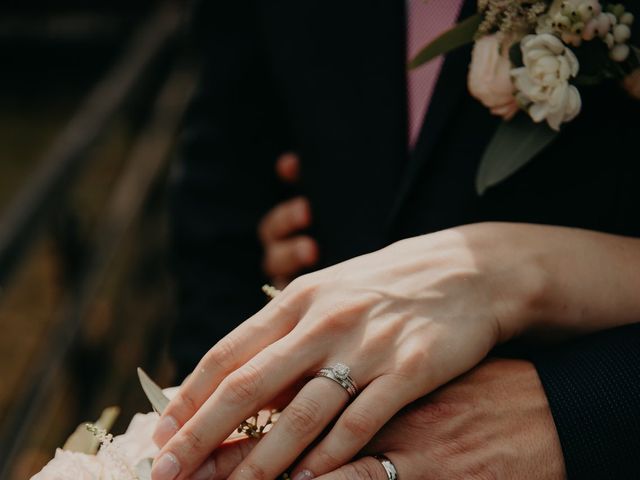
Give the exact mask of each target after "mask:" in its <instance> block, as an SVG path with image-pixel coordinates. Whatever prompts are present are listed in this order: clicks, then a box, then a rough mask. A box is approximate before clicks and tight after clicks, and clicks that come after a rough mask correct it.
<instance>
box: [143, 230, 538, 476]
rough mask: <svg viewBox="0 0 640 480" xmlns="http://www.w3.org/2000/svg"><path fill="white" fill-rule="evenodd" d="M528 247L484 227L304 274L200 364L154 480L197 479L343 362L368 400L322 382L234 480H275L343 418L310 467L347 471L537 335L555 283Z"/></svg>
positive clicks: (513, 234)
mask: <svg viewBox="0 0 640 480" xmlns="http://www.w3.org/2000/svg"><path fill="white" fill-rule="evenodd" d="M533 228H537V227H533ZM527 238H528V235H527V234H526V233H521V232H520V230H519V229H518V227H513V226H508V225H506V224H505V225H501V224H478V225H471V226H466V227H461V228H457V229H452V230H448V231H444V232H440V233H436V234H432V235H426V236H422V237H416V238H413V239H409V240H404V241H401V242H398V243H396V244H393V245H391V246H389V247H387V248H385V249H383V250H380V251H378V252H375V253H372V254H369V255H365V256H362V257H358V258H355V259H353V260H350V261H347V262H344V263H341V264H338V265H336V266H333V267H331V268H327V269H325V270H321V271H318V272H315V273H312V274H309V275H305V276H304V277H300V278H299V279H298V280H296V281H294V282H293V283H292V284H291V285H290V286H289V287H288V288H286V289H285V290H284V291H283V292H282V293H281V294H280V295H279V296H278V297H277V298H276V299H275V300H273V301H271V302H270V303H269V304H268V305H267V306H266V307H265V308H264V309H262V310H261V311H260V312H259V313H257V314H256V315H254V316H253V317H252V318H250V319H249V320H248V321H247V322H245V323H244V324H243V325H241V326H240V327H238V328H237V329H236V330H234V331H233V332H232V333H231V334H229V335H228V336H227V337H226V338H224V339H223V340H221V341H220V342H219V343H218V344H217V345H215V346H214V347H213V348H212V349H211V350H210V351H209V352H208V353H207V354H206V355H205V357H204V358H203V359H202V360H201V362H200V364H199V365H198V367H197V368H196V369H195V371H194V372H193V374H192V376H191V377H190V378H189V380H188V381H187V383H186V384H185V385H184V386H183V387H182V389H181V390H180V393H179V394H178V396H177V397H176V398H175V399H174V400H173V401H172V402H171V404H170V405H169V407H168V408H167V410H166V412H165V414H164V416H163V419H162V421H161V424H160V426H159V428H158V430H157V431H156V435H155V440H156V441H157V443H159V444H160V445H163V444H164V447H163V448H162V450H161V453H160V454H159V456H158V457H157V460H156V462H155V463H154V468H153V474H152V478H153V479H154V480H168V479H173V478H177V479H180V480H182V479H186V478H194V479H199V478H201V477H200V476H197V474H195V475H194V472H196V469H198V467H200V466H201V464H202V463H203V462H204V461H205V459H206V458H207V457H208V455H209V454H210V453H211V451H212V450H213V449H215V448H216V447H217V446H218V445H219V444H220V443H221V442H222V441H223V440H224V439H225V438H226V437H227V436H228V435H229V433H230V432H232V431H233V430H234V428H236V426H237V425H238V424H239V423H240V422H241V421H242V420H243V419H245V418H247V417H249V416H251V415H252V414H253V413H255V412H256V411H258V410H260V408H261V407H262V406H264V405H266V404H267V403H269V402H270V400H272V399H273V397H275V396H276V395H278V393H279V392H282V391H283V390H285V389H286V388H287V387H289V386H291V385H292V384H294V383H295V382H297V381H299V380H300V379H303V378H306V377H312V376H313V375H314V373H315V372H317V371H318V370H319V369H320V368H322V367H326V366H331V365H334V364H336V363H337V362H341V363H344V364H346V365H348V366H349V367H350V368H351V376H352V377H353V379H354V380H355V382H356V383H357V385H358V386H359V387H360V393H359V395H358V396H357V398H355V400H354V401H353V402H351V403H349V395H348V394H347V392H346V391H345V390H344V389H343V388H342V387H341V386H340V385H338V384H337V383H334V382H333V381H331V380H328V379H326V378H314V379H312V380H310V381H309V382H308V383H306V385H305V386H304V387H303V388H302V389H301V390H300V391H299V393H298V394H297V396H296V397H295V398H294V399H293V400H292V402H291V403H290V404H289V405H288V407H287V408H286V409H285V410H284V411H283V413H282V415H281V417H280V419H279V421H278V423H277V424H276V425H275V427H274V428H273V430H272V431H271V432H270V434H269V435H268V436H267V437H265V438H264V439H263V440H262V441H260V442H259V444H258V445H257V446H256V448H255V449H254V450H253V451H252V452H251V454H250V455H249V456H248V458H247V459H245V460H244V462H243V463H242V464H241V465H239V466H238V468H236V470H235V471H234V473H233V474H232V475H231V477H230V478H232V479H236V480H237V479H269V478H275V477H276V476H278V475H279V474H280V473H281V472H282V471H284V470H285V469H286V468H287V467H288V466H290V465H291V464H292V463H293V462H294V461H295V460H296V458H297V457H298V456H299V455H300V454H301V453H303V451H304V450H305V448H307V447H308V446H309V445H310V444H311V443H312V442H313V441H314V440H316V438H317V437H318V436H319V435H320V434H321V433H322V432H323V431H324V430H325V429H326V428H327V426H329V425H330V424H331V423H332V422H333V421H334V420H337V422H336V423H335V425H333V427H332V428H331V431H330V432H329V433H328V434H327V435H326V436H325V437H324V438H323V440H322V441H321V442H320V443H319V444H317V445H316V446H315V447H314V448H313V450H312V451H311V453H310V455H309V456H308V457H307V459H306V464H307V465H312V466H313V468H314V472H315V474H316V475H320V474H323V473H326V472H329V471H331V470H333V469H335V468H337V467H339V466H340V465H343V464H344V463H346V462H347V461H349V460H350V459H351V458H352V457H353V456H354V455H355V454H356V453H357V452H358V451H360V450H361V449H362V447H363V446H364V445H366V444H367V442H368V441H369V440H370V439H371V438H372V436H373V435H374V434H375V433H376V432H377V431H378V430H379V429H380V428H381V427H382V426H383V425H384V424H385V423H386V422H387V421H388V420H389V419H390V418H391V417H392V416H393V415H394V414H395V413H397V412H398V411H399V410H400V409H401V408H402V407H403V406H405V405H407V404H408V403H410V402H412V401H414V400H416V399H417V398H420V397H422V396H424V395H425V394H427V393H429V392H431V391H433V390H434V389H435V388H437V387H438V386H440V385H442V384H444V383H446V382H447V381H449V380H451V379H453V378H454V377H456V376H458V375H460V374H461V373H464V372H466V371H467V370H469V369H470V368H472V367H473V366H475V365H476V364H477V363H478V362H480V361H481V360H482V359H483V358H484V357H485V355H486V354H487V353H488V352H489V350H490V349H491V348H492V347H493V346H494V345H495V344H496V343H498V342H500V341H503V340H506V339H508V338H510V337H512V336H513V335H515V334H517V333H519V332H520V331H521V330H522V329H524V328H526V326H527V325H528V322H529V315H530V306H531V305H532V304H533V302H534V301H535V299H536V298H537V295H538V294H539V288H540V285H541V284H542V280H541V279H542V278H543V272H542V269H541V268H540V265H539V263H538V258H537V255H536V254H532V252H531V250H530V249H528V248H527V245H528V244H527ZM208 468H209V466H208V465H206V464H205V465H204V466H203V467H202V468H201V470H202V471H201V473H202V478H208V477H207V474H206V472H207V471H208V470H207V469H208ZM192 475H194V476H193V477H191V476H192Z"/></svg>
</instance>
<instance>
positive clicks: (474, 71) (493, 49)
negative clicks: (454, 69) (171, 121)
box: [467, 34, 519, 120]
mask: <svg viewBox="0 0 640 480" xmlns="http://www.w3.org/2000/svg"><path fill="white" fill-rule="evenodd" d="M510 72H511V61H510V60H509V57H508V55H507V51H506V49H505V48H503V42H502V35H501V34H494V35H487V36H484V37H482V38H480V39H479V40H478V41H476V43H475V45H474V47H473V53H472V55H471V65H470V66H469V76H468V78H467V83H468V86H469V92H470V93H471V95H473V96H474V97H475V98H477V99H478V100H479V101H480V102H481V103H482V104H483V105H484V106H485V107H487V108H489V109H490V110H491V113H493V114H494V115H498V116H500V117H502V118H504V119H506V120H510V119H511V118H513V116H514V115H515V114H516V112H517V111H518V110H519V107H518V103H517V102H516V99H515V96H514V95H513V92H514V86H513V82H512V81H511V75H510Z"/></svg>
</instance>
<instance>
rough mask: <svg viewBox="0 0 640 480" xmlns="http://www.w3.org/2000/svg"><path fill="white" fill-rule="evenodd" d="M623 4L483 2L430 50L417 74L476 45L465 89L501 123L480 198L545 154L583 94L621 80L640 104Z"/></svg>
mask: <svg viewBox="0 0 640 480" xmlns="http://www.w3.org/2000/svg"><path fill="white" fill-rule="evenodd" d="M633 25H634V16H633V14H632V13H631V12H629V11H627V9H626V8H625V5H624V4H621V3H616V4H608V3H603V2H600V1H599V0H478V13H477V14H476V15H474V16H472V17H469V18H467V19H465V20H463V21H462V22H460V23H459V24H457V25H456V26H454V27H453V28H452V29H451V30H449V31H447V32H445V33H444V34H442V35H441V36H440V37H438V38H437V39H436V40H434V41H433V42H432V43H430V44H429V45H427V46H425V47H424V48H423V49H422V50H421V51H420V52H419V53H418V55H417V56H416V57H415V58H414V59H413V60H412V61H411V62H410V64H409V67H410V68H419V67H420V66H421V65H423V64H424V63H426V62H428V61H430V60H432V59H433V58H435V57H438V56H439V55H442V54H446V53H448V52H450V51H452V50H454V49H456V48H458V47H460V46H463V45H466V44H469V43H472V42H474V45H473V52H472V57H471V65H470V66H469V76H468V87H469V92H470V93H471V95H472V96H474V97H475V98H477V99H478V100H479V101H480V102H482V104H483V105H485V106H486V107H487V108H488V109H490V111H491V113H493V114H494V115H498V116H500V117H502V118H503V122H502V123H501V124H500V126H499V127H498V129H497V131H496V133H495V135H494V137H493V138H492V140H491V141H490V143H489V145H488V147H487V149H486V151H485V152H484V155H483V157H482V160H481V162H480V166H479V168H478V173H477V177H476V189H477V191H478V193H479V194H482V193H484V192H485V191H486V190H487V189H488V188H490V187H491V186H493V185H496V184H497V183H499V182H501V181H502V180H504V179H506V178H507V177H509V176H510V175H512V174H513V173H514V172H516V171H517V170H518V169H520V168H521V167H522V166H524V165H526V164H527V163H528V162H529V161H530V160H531V159H532V158H533V157H535V156H536V155H537V154H538V153H540V152H541V151H542V150H543V149H544V148H545V147H546V146H548V145H549V144H550V143H551V142H552V141H553V140H554V139H555V138H556V136H557V135H558V133H559V132H560V131H561V129H562V126H563V124H566V123H568V122H571V121H572V120H573V119H575V118H576V117H577V116H578V114H579V113H580V110H581V108H582V99H581V96H580V88H582V87H584V86H588V85H597V84H599V83H602V82H604V81H606V80H619V81H620V83H621V85H622V86H623V87H624V88H626V89H627V91H628V92H629V94H630V95H632V96H635V97H636V98H640V49H638V48H637V47H636V46H634V45H632V44H631V43H630V42H631V32H632V28H633Z"/></svg>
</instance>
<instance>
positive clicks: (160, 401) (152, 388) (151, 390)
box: [138, 367, 169, 414]
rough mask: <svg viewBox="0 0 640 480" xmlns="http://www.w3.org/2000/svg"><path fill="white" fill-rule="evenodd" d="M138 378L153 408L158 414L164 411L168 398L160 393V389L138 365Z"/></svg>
mask: <svg viewBox="0 0 640 480" xmlns="http://www.w3.org/2000/svg"><path fill="white" fill-rule="evenodd" d="M138 378H139V379H140V385H142V390H144V393H145V395H147V398H148V399H149V402H151V406H152V407H153V409H154V410H155V411H156V412H158V413H160V414H161V413H162V412H164V409H165V408H167V405H169V399H168V398H167V397H166V395H165V394H164V393H162V389H161V388H160V387H159V386H158V385H156V384H155V382H154V381H153V380H151V378H150V377H149V375H147V374H146V372H145V371H144V370H142V369H141V368H140V367H138Z"/></svg>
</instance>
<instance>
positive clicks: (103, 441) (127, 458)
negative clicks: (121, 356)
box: [31, 369, 288, 480]
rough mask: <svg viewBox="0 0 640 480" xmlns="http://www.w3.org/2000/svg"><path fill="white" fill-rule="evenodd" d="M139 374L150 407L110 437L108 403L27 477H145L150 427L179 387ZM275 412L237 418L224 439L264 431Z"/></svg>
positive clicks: (151, 447) (152, 449) (151, 449)
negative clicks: (160, 384) (239, 420)
mask: <svg viewBox="0 0 640 480" xmlns="http://www.w3.org/2000/svg"><path fill="white" fill-rule="evenodd" d="M138 375H139V377H140V383H141V385H142V388H143V390H144V392H145V393H146V395H147V397H148V399H149V401H150V402H151V405H152V406H153V409H154V411H153V412H150V413H144V414H142V413H138V414H136V415H135V416H134V417H133V419H132V420H131V423H130V424H129V427H128V428H127V431H126V432H125V433H124V434H122V435H118V436H113V435H112V434H111V433H109V432H108V431H109V429H110V428H111V426H112V425H113V423H114V421H115V419H116V417H117V415H118V413H119V409H118V408H117V407H110V408H107V409H106V410H105V411H104V412H103V413H102V415H101V416H100V419H99V420H98V421H96V422H95V423H86V424H83V425H80V426H79V427H78V428H77V429H76V431H75V432H74V433H73V434H72V435H71V437H69V439H68V440H67V442H66V443H65V445H64V447H62V448H60V449H58V450H57V451H56V454H55V457H54V458H53V459H52V460H51V461H50V462H49V463H48V464H47V465H46V466H45V467H44V468H43V469H42V471H40V472H39V473H37V474H36V475H34V476H33V477H31V480H150V479H151V466H152V463H153V458H154V457H155V456H156V455H157V453H158V452H159V449H158V447H156V445H155V444H154V443H153V440H152V436H153V432H154V431H155V428H156V425H157V423H158V420H159V418H160V416H159V413H161V412H162V411H163V410H164V408H165V407H166V406H167V404H168V403H169V399H170V398H172V397H173V396H174V395H175V394H176V393H177V391H178V387H173V388H168V389H165V390H161V389H160V388H159V387H158V386H157V385H156V384H155V383H154V382H153V381H152V380H151V379H150V378H149V377H148V376H147V375H146V374H145V373H144V372H143V371H142V370H140V369H138ZM277 416H278V414H277V412H275V411H267V410H265V411H262V412H259V413H257V414H256V415H255V416H253V417H251V418H250V419H247V420H245V421H244V422H242V424H241V425H240V426H239V427H238V429H237V430H236V432H235V433H233V434H232V435H231V436H230V437H229V438H228V439H227V441H235V440H238V439H241V438H245V437H254V438H259V437H261V436H262V435H264V434H265V433H267V432H268V431H269V429H270V428H271V426H272V425H273V423H274V422H275V421H276V420H277ZM283 478H288V477H286V476H284V477H283Z"/></svg>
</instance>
